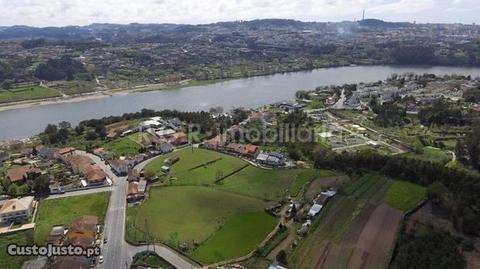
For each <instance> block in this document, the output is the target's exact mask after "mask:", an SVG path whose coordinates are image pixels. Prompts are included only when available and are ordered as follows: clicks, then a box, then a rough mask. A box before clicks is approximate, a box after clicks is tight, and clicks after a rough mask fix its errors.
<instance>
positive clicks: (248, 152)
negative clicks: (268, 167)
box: [225, 143, 259, 157]
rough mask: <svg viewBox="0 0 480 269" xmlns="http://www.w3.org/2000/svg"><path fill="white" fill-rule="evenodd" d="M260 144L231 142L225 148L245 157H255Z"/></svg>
mask: <svg viewBox="0 0 480 269" xmlns="http://www.w3.org/2000/svg"><path fill="white" fill-rule="evenodd" d="M258 149H259V147H258V146H255V145H251V144H247V145H244V144H236V143H230V144H227V145H226V146H225V150H227V151H229V152H232V153H236V154H239V155H241V156H245V157H255V156H256V155H257V153H258Z"/></svg>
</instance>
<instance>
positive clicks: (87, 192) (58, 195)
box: [46, 186, 113, 200]
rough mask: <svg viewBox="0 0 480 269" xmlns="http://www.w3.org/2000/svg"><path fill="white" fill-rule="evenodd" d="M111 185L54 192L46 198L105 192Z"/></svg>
mask: <svg viewBox="0 0 480 269" xmlns="http://www.w3.org/2000/svg"><path fill="white" fill-rule="evenodd" d="M112 190H113V187H112V186H109V187H103V188H94V189H88V190H82V191H71V192H66V193H64V194H54V195H50V196H48V197H47V198H46V200H50V199H58V198H64V197H72V196H79V195H86V194H92V193H99V192H106V191H112Z"/></svg>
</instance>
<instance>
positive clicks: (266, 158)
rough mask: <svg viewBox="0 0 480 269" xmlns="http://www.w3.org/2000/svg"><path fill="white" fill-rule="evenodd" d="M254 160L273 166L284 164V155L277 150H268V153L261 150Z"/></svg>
mask: <svg viewBox="0 0 480 269" xmlns="http://www.w3.org/2000/svg"><path fill="white" fill-rule="evenodd" d="M256 161H257V162H258V163H260V164H263V165H268V166H275V167H279V166H284V165H285V157H284V156H283V155H282V154H281V153H277V152H270V153H265V152H262V153H260V154H258V156H257V158H256Z"/></svg>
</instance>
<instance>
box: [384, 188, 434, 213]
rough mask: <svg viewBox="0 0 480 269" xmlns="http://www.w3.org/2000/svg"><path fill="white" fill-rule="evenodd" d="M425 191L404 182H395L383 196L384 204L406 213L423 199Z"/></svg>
mask: <svg viewBox="0 0 480 269" xmlns="http://www.w3.org/2000/svg"><path fill="white" fill-rule="evenodd" d="M426 193H427V190H426V188H425V187H422V186H420V185H417V184H413V183H410V182H406V181H395V182H394V183H393V184H392V185H391V186H390V188H389V189H388V191H387V193H386V194H385V198H384V200H385V203H387V204H388V205H390V206H391V207H393V208H396V209H399V210H402V211H406V210H409V209H412V208H414V207H415V206H416V205H417V204H418V203H419V202H420V201H422V200H423V199H425V196H426Z"/></svg>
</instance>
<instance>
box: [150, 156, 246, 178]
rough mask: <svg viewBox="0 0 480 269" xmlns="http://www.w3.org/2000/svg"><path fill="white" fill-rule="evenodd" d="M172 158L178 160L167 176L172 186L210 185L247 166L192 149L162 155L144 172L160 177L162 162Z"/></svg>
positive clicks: (237, 160)
mask: <svg viewBox="0 0 480 269" xmlns="http://www.w3.org/2000/svg"><path fill="white" fill-rule="evenodd" d="M172 156H176V157H179V158H180V160H179V161H178V162H177V163H175V164H174V165H172V167H171V172H170V174H169V177H170V178H171V179H174V180H172V184H176V185H201V184H212V183H214V182H215V181H216V180H217V179H218V177H219V176H222V175H223V176H226V175H228V174H229V173H232V172H234V171H236V170H238V169H240V168H242V167H244V166H245V165H247V163H246V162H245V161H243V160H240V159H238V158H235V157H232V156H229V155H226V154H222V153H218V152H215V151H210V150H204V149H198V148H194V149H193V150H192V149H184V150H181V151H177V152H172V153H169V154H166V155H162V156H160V157H158V158H156V159H155V160H153V161H152V162H151V163H149V164H148V165H147V166H146V167H145V169H144V170H145V171H146V172H147V173H153V174H157V175H161V174H163V173H162V172H161V171H160V168H161V167H162V166H164V165H165V164H164V163H163V161H164V160H165V159H167V158H169V157H172ZM209 162H211V163H209ZM207 163H208V164H207Z"/></svg>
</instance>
